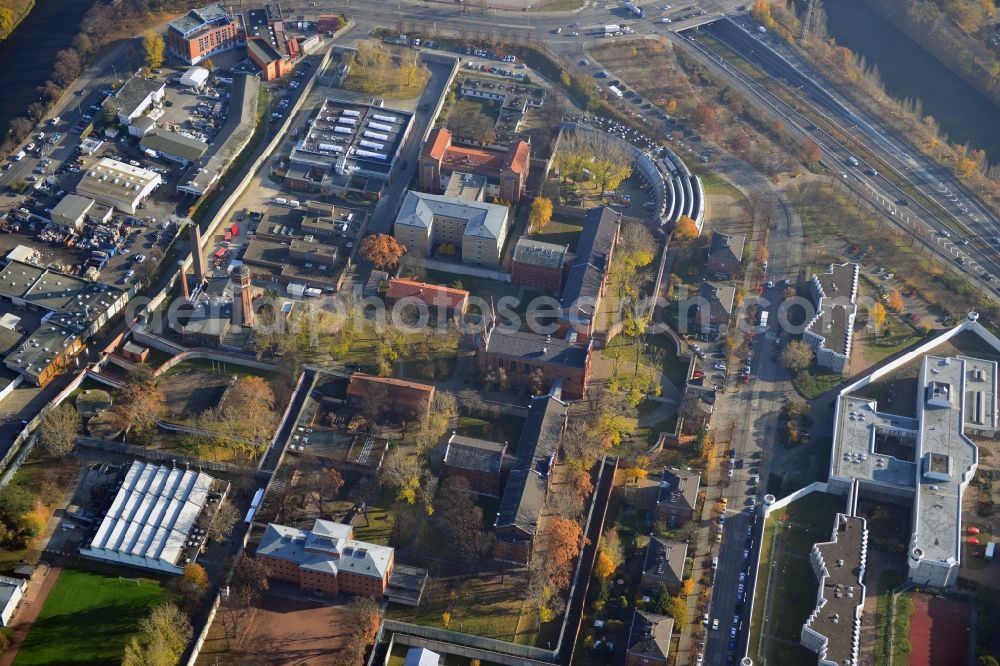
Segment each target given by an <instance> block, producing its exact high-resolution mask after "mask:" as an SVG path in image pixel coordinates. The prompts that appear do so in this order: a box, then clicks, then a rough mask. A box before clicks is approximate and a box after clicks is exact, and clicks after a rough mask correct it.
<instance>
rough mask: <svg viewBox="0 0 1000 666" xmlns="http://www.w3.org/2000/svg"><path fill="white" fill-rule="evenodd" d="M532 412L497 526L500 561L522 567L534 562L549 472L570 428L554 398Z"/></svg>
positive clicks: (536, 403)
mask: <svg viewBox="0 0 1000 666" xmlns="http://www.w3.org/2000/svg"><path fill="white" fill-rule="evenodd" d="M530 409H531V411H530V412H529V414H528V417H527V418H526V419H525V422H524V430H522V431H521V438H520V440H518V443H517V449H516V450H515V451H514V456H515V462H514V464H513V467H512V469H511V472H510V474H509V476H508V478H507V484H506V486H504V490H503V495H501V497H500V510H499V511H498V513H497V518H496V522H495V523H494V531H495V532H496V535H497V547H496V551H495V552H496V557H497V558H498V559H502V560H507V561H510V562H516V563H519V564H527V563H528V560H530V559H531V548H532V544H533V543H534V539H535V534H536V533H537V531H538V518H539V516H540V515H541V512H542V507H543V506H544V505H545V496H546V494H547V493H548V488H549V471H550V469H551V466H552V462H553V459H554V457H555V455H556V452H557V451H558V449H559V441H560V439H561V438H562V433H563V431H564V430H565V428H566V403H565V402H563V401H562V400H559V399H558V398H556V397H554V396H553V395H551V394H550V395H544V396H538V397H536V398H533V399H532V401H531V406H530Z"/></svg>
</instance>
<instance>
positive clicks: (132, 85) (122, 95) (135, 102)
mask: <svg viewBox="0 0 1000 666" xmlns="http://www.w3.org/2000/svg"><path fill="white" fill-rule="evenodd" d="M165 85H166V84H165V83H163V81H157V80H156V79H144V78H142V77H141V76H133V77H132V78H130V79H129V80H128V81H126V82H125V85H123V86H122V87H121V88H119V89H118V92H116V93H115V95H114V97H112V98H111V99H112V100H113V103H114V104H115V106H117V107H118V110H119V112H120V113H124V114H126V115H129V116H130V115H132V113H133V112H134V111H135V110H136V108H138V106H139V105H140V104H142V103H143V101H145V99H146V98H147V97H149V95H150V94H151V93H154V92H156V91H157V90H160V89H162V88H163V87H164V86H165Z"/></svg>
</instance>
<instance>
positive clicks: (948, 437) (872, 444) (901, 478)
mask: <svg viewBox="0 0 1000 666" xmlns="http://www.w3.org/2000/svg"><path fill="white" fill-rule="evenodd" d="M958 335H965V336H972V337H973V338H976V337H978V340H975V343H976V344H984V343H985V345H986V346H989V347H992V348H993V349H995V350H996V351H997V352H1000V339H997V337H996V336H994V335H993V334H992V333H990V332H989V331H988V330H986V329H985V328H984V327H983V326H982V325H980V324H979V322H978V315H977V314H976V313H970V314H969V316H968V318H967V320H966V321H965V322H963V323H962V324H960V325H959V326H956V327H955V328H954V329H952V330H951V331H948V332H947V333H945V334H943V335H940V336H938V337H936V338H934V339H932V340H930V341H928V342H926V343H925V344H923V345H920V346H918V347H916V348H914V349H913V350H911V351H910V352H908V353H907V354H904V355H902V356H900V357H899V358H897V359H895V360H894V361H892V362H890V363H887V364H885V365H882V366H880V367H879V368H878V369H877V370H876V371H875V372H873V373H871V374H870V375H867V376H865V377H862V378H861V379H860V380H858V381H856V382H854V383H853V384H851V385H850V386H847V387H846V388H844V389H843V390H842V391H841V392H840V395H839V397H838V399H837V409H836V414H835V416H834V426H833V428H834V429H833V450H832V454H831V459H830V473H829V478H828V484H829V489H830V491H831V492H847V491H848V489H849V488H850V486H851V485H852V484H854V483H855V482H856V483H857V484H858V488H859V492H860V493H861V494H862V495H864V496H866V497H869V498H874V499H877V500H880V501H885V502H889V503H897V504H900V503H901V504H906V505H909V506H911V507H912V516H913V518H912V521H913V522H912V528H911V537H910V544H909V549H908V562H909V580H910V582H912V583H915V584H917V585H929V586H935V587H948V586H951V585H954V584H955V581H956V580H957V578H958V568H959V566H960V564H961V561H962V549H963V540H962V496H963V494H964V493H965V489H966V487H967V486H968V485H969V482H970V481H971V480H972V477H973V476H974V475H975V473H976V468H977V466H978V464H979V450H978V447H977V446H976V444H975V443H974V442H973V440H972V439H971V436H979V437H993V436H994V435H995V434H996V430H997V363H996V362H995V361H991V360H985V359H982V358H974V357H971V356H961V355H954V356H953V355H936V354H934V353H933V352H934V350H935V349H936V348H938V347H940V346H941V345H942V344H944V343H945V342H947V341H949V340H951V339H952V338H954V337H955V336H958ZM908 365H916V366H917V367H916V375H917V376H916V391H917V395H916V396H915V397H916V400H915V401H914V402H915V406H914V407H913V410H912V412H909V411H908V410H907V413H901V412H902V411H903V410H900V409H899V408H896V407H894V406H893V405H887V406H886V407H885V408H882V407H881V406H880V405H879V402H878V400H876V399H875V398H873V397H870V395H872V393H873V392H872V391H871V390H867V391H866V390H865V389H866V387H869V386H870V385H871V384H873V383H875V382H877V381H880V380H883V379H884V378H887V377H889V376H893V375H892V373H895V372H898V371H900V370H902V369H904V368H905V367H906V366H908ZM890 410H892V411H890Z"/></svg>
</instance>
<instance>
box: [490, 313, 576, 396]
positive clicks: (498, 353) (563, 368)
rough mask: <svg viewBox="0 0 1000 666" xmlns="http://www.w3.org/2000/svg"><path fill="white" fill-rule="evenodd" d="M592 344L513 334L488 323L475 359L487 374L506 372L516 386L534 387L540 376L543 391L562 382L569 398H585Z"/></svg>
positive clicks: (561, 384) (509, 380)
mask: <svg viewBox="0 0 1000 666" xmlns="http://www.w3.org/2000/svg"><path fill="white" fill-rule="evenodd" d="M592 347H593V344H592V342H586V343H578V342H573V341H570V340H563V339H561V338H553V337H552V336H549V335H541V334H539V333H530V332H526V331H510V330H506V329H503V328H499V327H495V325H494V324H493V323H492V321H491V322H490V323H488V324H487V326H486V330H485V331H484V332H483V334H482V335H481V336H479V338H478V340H477V346H476V358H477V362H478V365H479V368H480V370H482V371H483V372H484V373H487V374H488V373H491V372H494V371H501V370H502V371H503V373H504V375H506V378H507V382H508V383H509V384H510V386H513V387H531V386H532V385H533V384H534V383H536V381H537V379H538V376H539V373H540V375H541V381H542V389H543V390H549V389H550V388H551V387H552V386H553V385H554V384H555V383H557V382H558V383H559V384H560V386H561V391H562V393H563V394H565V395H566V397H567V398H571V399H578V398H582V397H583V396H584V394H585V393H586V391H587V382H588V381H589V379H590V361H591V349H592Z"/></svg>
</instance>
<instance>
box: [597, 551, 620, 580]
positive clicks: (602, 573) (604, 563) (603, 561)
mask: <svg viewBox="0 0 1000 666" xmlns="http://www.w3.org/2000/svg"><path fill="white" fill-rule="evenodd" d="M614 573H615V563H614V562H612V561H611V558H610V557H608V556H607V555H606V554H604V553H598V554H597V561H596V562H594V575H595V576H597V577H598V578H601V579H603V580H607V579H608V578H611V576H612V574H614Z"/></svg>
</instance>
